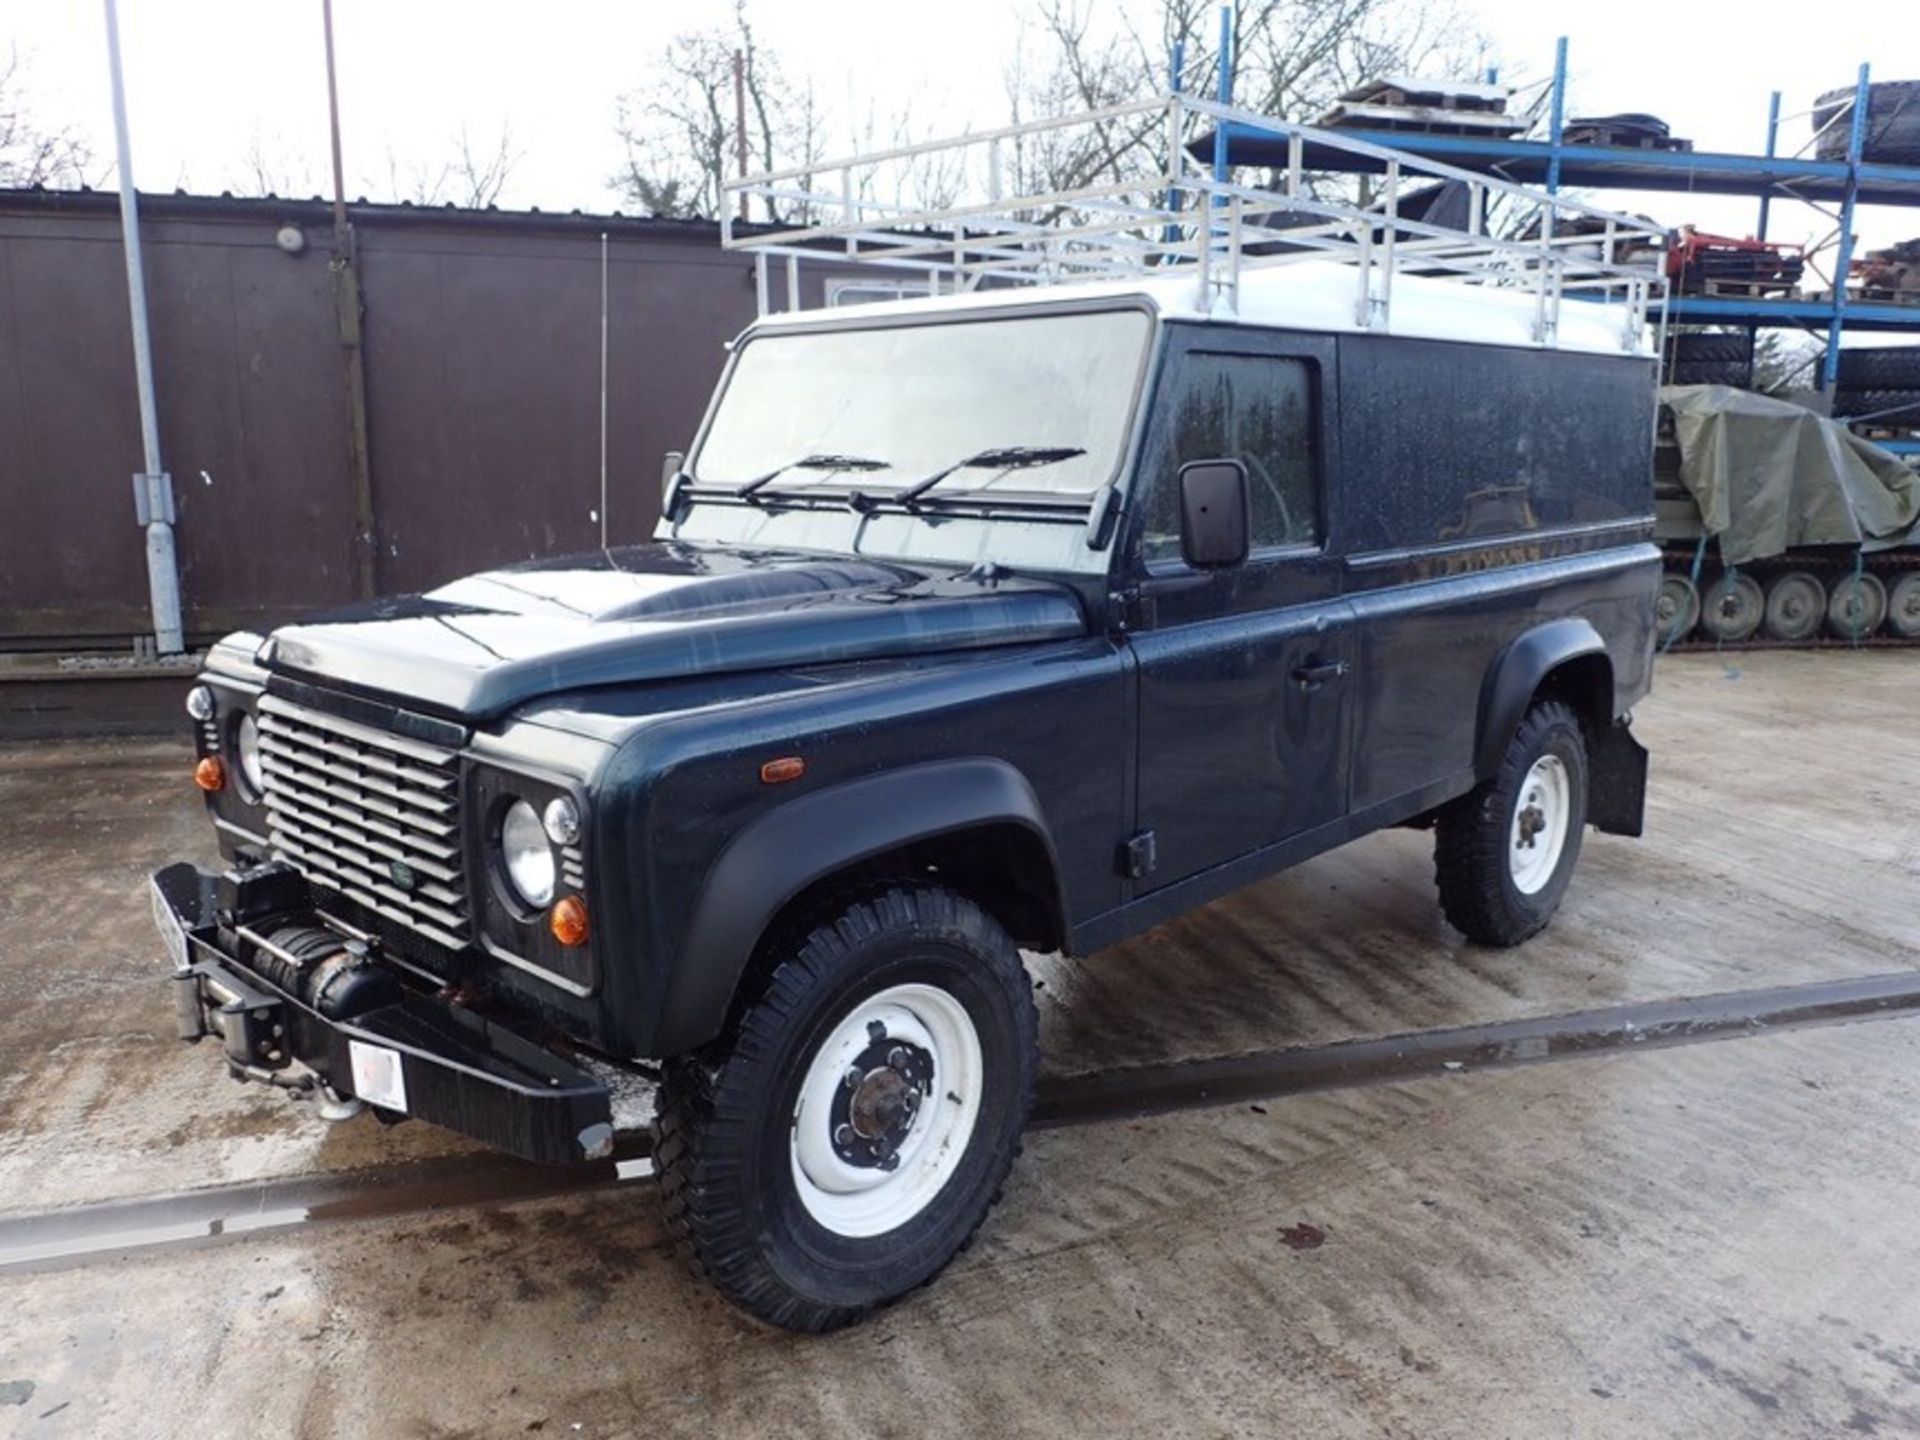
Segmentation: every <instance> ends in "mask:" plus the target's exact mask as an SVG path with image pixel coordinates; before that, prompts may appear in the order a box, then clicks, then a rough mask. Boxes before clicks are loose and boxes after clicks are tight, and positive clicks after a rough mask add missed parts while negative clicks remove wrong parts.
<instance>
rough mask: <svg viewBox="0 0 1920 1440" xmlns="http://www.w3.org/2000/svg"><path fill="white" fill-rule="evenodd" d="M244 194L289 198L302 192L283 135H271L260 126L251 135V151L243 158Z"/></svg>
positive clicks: (242, 153) (249, 141) (243, 154)
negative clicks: (296, 192) (298, 191)
mask: <svg viewBox="0 0 1920 1440" xmlns="http://www.w3.org/2000/svg"><path fill="white" fill-rule="evenodd" d="M240 169H241V177H242V178H241V186H242V188H241V192H240V193H242V194H243V195H279V196H289V195H292V194H293V193H294V191H295V190H297V189H298V188H300V182H299V181H298V180H296V179H295V178H294V175H295V170H294V166H293V164H292V163H291V162H290V160H289V158H288V154H287V146H286V143H285V140H284V139H283V137H281V136H280V135H279V134H277V133H276V134H272V135H269V134H268V133H266V132H265V131H263V130H262V129H261V128H260V127H259V126H258V125H257V124H256V125H255V126H254V127H253V129H252V130H251V131H250V132H249V133H248V135H247V147H246V149H245V150H243V151H242V152H241V154H240Z"/></svg>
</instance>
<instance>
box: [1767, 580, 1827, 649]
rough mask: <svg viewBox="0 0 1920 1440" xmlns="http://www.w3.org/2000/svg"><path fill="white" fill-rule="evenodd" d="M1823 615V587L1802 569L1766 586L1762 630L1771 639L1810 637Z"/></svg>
mask: <svg viewBox="0 0 1920 1440" xmlns="http://www.w3.org/2000/svg"><path fill="white" fill-rule="evenodd" d="M1826 618H1827V587H1826V586H1824V585H1822V584H1821V583H1820V577H1819V576H1817V575H1809V574H1808V573H1807V572H1806V571H1804V570H1795V571H1793V572H1792V573H1791V574H1787V575H1782V576H1780V577H1778V578H1777V579H1775V580H1774V581H1773V582H1772V583H1771V584H1770V585H1768V586H1767V618H1766V620H1765V622H1764V625H1765V629H1766V632H1767V634H1768V635H1769V636H1771V637H1772V638H1773V639H1775V640H1811V639H1813V637H1814V636H1816V635H1818V634H1819V633H1820V622H1821V621H1823V620H1825V619H1826Z"/></svg>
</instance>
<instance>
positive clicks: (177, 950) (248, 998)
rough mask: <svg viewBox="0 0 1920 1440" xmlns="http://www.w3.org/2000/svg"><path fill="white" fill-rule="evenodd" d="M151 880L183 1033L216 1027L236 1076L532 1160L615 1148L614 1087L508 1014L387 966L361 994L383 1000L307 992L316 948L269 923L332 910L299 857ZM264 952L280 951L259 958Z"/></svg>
mask: <svg viewBox="0 0 1920 1440" xmlns="http://www.w3.org/2000/svg"><path fill="white" fill-rule="evenodd" d="M152 889H153V909H154V921H155V923H156V925H158V927H159V929H160V933H161V936H162V938H163V939H164V940H165V941H166V944H167V947H168V950H169V952H170V954H171V955H172V958H173V961H174V971H173V981H172V983H173V987H174V992H173V993H174V1007H175V1015H176V1018H177V1020H178V1022H179V1029H180V1034H181V1037H182V1038H183V1039H186V1040H192V1041H198V1040H200V1039H202V1038H205V1037H208V1036H212V1037H214V1038H217V1039H219V1040H220V1041H221V1044H222V1048H223V1049H224V1050H225V1053H226V1059H227V1067H228V1069H229V1071H230V1072H231V1073H233V1074H234V1075H235V1076H237V1077H239V1078H242V1079H249V1080H258V1081H262V1082H265V1083H268V1084H275V1085H282V1086H286V1087H288V1088H291V1089H296V1090H298V1089H306V1088H312V1087H314V1086H317V1085H324V1086H325V1087H326V1088H327V1089H329V1090H331V1091H333V1092H334V1093H335V1094H336V1095H338V1096H342V1097H348V1098H353V1099H359V1100H363V1101H365V1102H366V1103H367V1104H369V1105H373V1106H375V1107H377V1108H379V1109H381V1110H385V1111H387V1112H389V1113H398V1114H405V1115H412V1116H415V1117H417V1118H419V1119H422V1120H427V1121H431V1122H432V1123H434V1124H436V1125H442V1126H445V1127H446V1128H447V1129H449V1130H454V1131H458V1132H459V1133H460V1134H462V1135H467V1136H471V1137H472V1138H473V1139H475V1140H479V1141H482V1142H483V1143H485V1144H488V1145H492V1146H494V1147H496V1148H497V1149H501V1150H505V1151H507V1152H509V1153H510V1154H514V1155H518V1156H521V1157H522V1158H524V1159H528V1160H538V1161H545V1162H549V1163H558V1164H564V1163H569V1162H574V1161H581V1160H597V1159H601V1158H603V1157H605V1156H606V1155H608V1154H610V1153H612V1149H613V1118H612V1101H611V1097H610V1096H609V1094H608V1091H607V1087H606V1086H605V1085H604V1084H602V1083H601V1082H600V1081H599V1080H597V1079H595V1078H594V1077H593V1076H592V1075H590V1074H588V1073H587V1072H586V1071H584V1070H582V1069H580V1068H579V1067H578V1066H576V1065H573V1064H571V1063H570V1062H568V1061H567V1060H565V1059H563V1058H561V1057H560V1056H557V1055H554V1054H552V1053H551V1052H549V1051H547V1050H544V1049H542V1048H541V1047H540V1046H538V1045H535V1044H533V1043H532V1042H531V1041H529V1040H527V1039H526V1038H525V1037H523V1036H521V1035H519V1034H516V1033H515V1032H514V1031H512V1030H509V1029H507V1028H506V1027H505V1026H503V1025H500V1024H498V1023H496V1022H494V1021H491V1020H488V1019H486V1018H485V1017H483V1016H481V1015H478V1014H476V1013H474V1012H473V1011H472V1010H469V1009H466V1008H464V1007H461V1006H456V1005H453V1004H450V1003H449V1002H447V1001H446V1000H443V999H440V998H437V997H435V996H431V995H426V994H423V993H421V992H419V991H414V990H408V989H405V988H404V987H402V986H401V985H399V984H398V983H394V977H393V976H392V975H390V974H385V973H382V974H381V975H380V976H379V978H380V979H381V980H383V981H386V982H387V983H386V984H384V985H380V986H377V987H365V986H363V987H361V993H362V994H363V995H365V994H367V993H369V991H370V990H371V991H374V992H377V1003H373V1004H370V1005H368V1006H366V1007H365V1008H357V1007H356V1008H354V1009H353V1011H352V1013H351V1014H349V1015H342V1014H338V1013H335V1014H328V1013H323V1011H324V1010H325V1009H328V1008H332V1006H333V1004H334V1002H335V997H337V996H338V995H339V994H341V993H344V992H345V991H347V990H351V988H352V987H342V986H340V985H337V984H331V983H329V984H326V985H316V986H315V987H313V988H314V990H315V992H316V993H312V994H307V993H299V991H298V990H297V989H296V983H298V984H300V985H304V980H305V976H306V974H307V973H308V971H307V969H304V968H303V967H311V966H312V963H313V962H312V961H311V960H310V959H302V958H301V957H300V956H298V955H295V954H292V953H289V952H287V951H286V950H284V949H278V948H276V947H275V946H274V943H273V942H272V941H271V940H270V939H269V938H268V937H269V935H270V934H272V933H276V931H278V930H279V929H281V928H283V927H285V926H288V925H296V926H311V927H314V928H316V929H318V928H321V927H323V926H324V924H325V922H323V921H322V920H321V919H320V918H319V917H318V916H317V915H316V914H315V913H314V910H313V907H312V905H311V903H310V901H309V898H308V896H307V890H306V882H305V881H304V880H302V879H301V878H300V877H299V875H298V874H297V873H296V872H294V871H293V870H291V869H289V868H288V867H286V866H283V865H268V866H260V867H256V868H254V869H252V870H246V871H229V872H227V873H226V874H224V875H211V874H208V873H207V872H205V871H203V870H200V869H198V868H197V867H196V866H193V865H191V864H186V863H181V864H176V865H169V866H167V867H166V868H165V869H163V870H159V871H156V872H155V873H154V876H153V880H152ZM348 938H349V937H342V939H343V943H344V942H345V940H346V939H348ZM263 954H264V955H266V956H269V957H270V958H271V960H272V963H271V964H270V965H262V964H261V963H258V962H259V958H260V957H261V956H262V955H263ZM362 963H363V964H369V963H370V964H373V965H375V966H377V960H374V961H370V962H362ZM267 970H272V971H273V973H272V974H269V973H263V972H264V971H267ZM332 978H333V979H336V980H337V979H338V978H339V977H338V976H334V977H332Z"/></svg>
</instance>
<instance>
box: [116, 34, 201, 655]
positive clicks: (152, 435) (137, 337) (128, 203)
mask: <svg viewBox="0 0 1920 1440" xmlns="http://www.w3.org/2000/svg"><path fill="white" fill-rule="evenodd" d="M105 4H106V12H107V63H108V65H109V67H110V68H111V70H112V78H113V144H114V158H115V161H116V164H117V166H118V169H119V172H120V234H121V241H122V245H123V247H124V249H125V250H126V255H127V303H128V305H129V307H130V309H131V311H132V321H133V374H134V383H135V385H136V386H137V388H138V390H139V395H140V442H141V446H142V448H143V451H144V458H145V461H146V469H145V471H144V472H143V473H141V474H138V475H135V476H134V477H133V493H134V514H135V516H136V518H137V520H138V522H139V523H140V524H141V525H143V526H145V527H146V531H147V589H148V593H149V594H150V595H151V597H152V605H153V641H154V646H155V648H156V649H157V650H159V652H160V653H161V654H162V655H173V654H177V653H178V652H179V651H181V650H182V649H184V648H185V641H184V639H183V637H182V635H181V629H180V572H179V568H178V566H177V564H176V562H175V559H174V549H173V521H174V510H173V481H172V479H171V478H170V477H169V476H168V475H167V473H166V471H165V470H164V469H163V468H162V467H161V463H160V421H159V417H158V414H157V412H156V411H155V408H154V401H153V339H152V336H151V335H150V334H149V332H148V329H147V279H146V271H145V268H144V267H143V266H142V264H141V261H140V202H139V200H138V199H137V198H136V197H135V195H134V190H133V147H132V144H131V143H130V142H129V141H128V139H127V95H126V86H125V83H124V82H123V81H122V79H121V75H120V17H119V15H118V13H117V12H116V10H115V7H114V0H105Z"/></svg>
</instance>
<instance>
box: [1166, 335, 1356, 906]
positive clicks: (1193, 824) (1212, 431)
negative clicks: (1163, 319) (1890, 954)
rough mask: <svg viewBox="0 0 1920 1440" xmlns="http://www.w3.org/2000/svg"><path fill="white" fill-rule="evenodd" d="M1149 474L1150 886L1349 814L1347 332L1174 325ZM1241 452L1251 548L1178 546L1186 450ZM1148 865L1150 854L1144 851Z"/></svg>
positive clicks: (1206, 455)
mask: <svg viewBox="0 0 1920 1440" xmlns="http://www.w3.org/2000/svg"><path fill="white" fill-rule="evenodd" d="M1170 329H1171V332H1172V333H1171V334H1170V336H1169V339H1168V352H1167V355H1166V359H1165V363H1164V364H1163V365H1162V367H1161V378H1160V381H1159V390H1158V394H1157V395H1156V397H1155V403H1154V409H1153V420H1152V422H1151V423H1150V425H1149V428H1148V433H1147V436H1146V438H1145V440H1144V443H1143V448H1142V450H1141V459H1140V469H1139V471H1138V474H1137V476H1136V479H1135V485H1134V494H1135V496H1136V501H1135V505H1134V507H1133V508H1134V510H1135V521H1134V523H1133V524H1132V525H1131V526H1130V527H1129V537H1130V538H1129V545H1130V546H1131V547H1132V562H1131V563H1132V564H1133V566H1134V575H1135V577H1136V582H1135V583H1136V585H1137V591H1138V596H1139V599H1138V600H1137V601H1136V602H1135V604H1134V606H1133V614H1134V616H1135V620H1134V623H1133V626H1132V627H1131V628H1132V634H1131V643H1132V645H1133V649H1134V653H1135V656H1136V657H1137V661H1138V666H1139V670H1138V674H1139V691H1138V693H1139V705H1140V715H1139V737H1140V743H1139V756H1138V764H1139V773H1138V777H1137V791H1136V793H1137V796H1138V804H1137V823H1138V829H1139V831H1141V832H1146V831H1151V832H1152V851H1153V865H1152V869H1151V870H1150V871H1149V872H1148V873H1145V874H1143V875H1140V876H1138V877H1137V879H1136V890H1135V893H1136V894H1144V893H1147V892H1149V891H1152V890H1156V889H1159V888H1161V887H1163V886H1166V885H1170V884H1173V883H1175V882H1176V881H1180V880H1184V879H1187V878H1188V877H1190V876H1193V875H1196V874H1198V873H1200V872H1201V871H1204V870H1208V869H1211V868H1213V867H1214V866H1218V865H1224V864H1227V863H1229V862H1231V861H1234V860H1237V859H1240V858H1242V857H1245V856H1249V855H1252V854H1253V853H1254V852H1257V851H1262V850H1266V849H1268V848H1269V847H1273V846H1278V845H1281V844H1283V843H1284V842H1287V841H1289V840H1296V839H1298V838H1300V837H1303V836H1306V835H1307V834H1308V833H1309V832H1312V831H1315V830H1318V829H1321V827H1326V826H1331V825H1334V824H1335V823H1336V822H1338V821H1339V820H1340V819H1342V818H1343V817H1344V815H1345V814H1346V808H1347V743H1348V735H1347V732H1348V710H1349V700H1348V696H1349V694H1350V693H1351V691H1352V690H1353V685H1352V683H1351V680H1350V677H1349V671H1350V669H1351V666H1352V664H1353V659H1354V650H1353V624H1352V619H1351V614H1350V612H1349V609H1348V607H1347V605H1346V603H1345V602H1344V601H1343V600H1342V599H1341V597H1340V590H1341V571H1340V567H1339V566H1338V564H1337V562H1335V561H1334V560H1333V559H1331V558H1330V557H1329V556H1328V554H1327V553H1326V546H1325V539H1326V533H1327V525H1326V515H1327V502H1328V494H1327V491H1328V483H1329V479H1330V477H1332V476H1333V475H1335V474H1336V473H1337V467H1336V465H1335V464H1334V460H1335V454H1334V451H1335V445H1334V437H1333V426H1332V424H1331V423H1330V422H1328V421H1326V419H1325V417H1328V416H1330V415H1331V414H1332V409H1331V406H1332V403H1333V392H1334V383H1335V381H1334V367H1333V342H1332V341H1331V340H1322V339H1314V338H1309V337H1293V336H1286V335H1278V334H1265V335H1263V334H1258V333H1250V332H1246V331H1233V332H1223V331H1221V330H1218V329H1215V328H1212V327H1202V326H1176V327H1170ZM1214 459H1237V460H1239V461H1241V462H1242V463H1243V464H1244V465H1245V466H1246V469H1247V477H1248V483H1249V487H1250V490H1251V500H1252V505H1251V509H1252V530H1251V553H1250V554H1249V556H1248V558H1247V560H1246V562H1245V563H1244V564H1242V565H1238V566H1235V567H1232V568H1230V569H1225V570H1216V571H1210V572H1201V571H1195V570H1192V569H1189V568H1188V567H1187V566H1186V565H1185V564H1184V563H1183V562H1182V560H1181V558H1180V533H1179V531H1180V527H1179V514H1180V509H1179V498H1178V494H1177V483H1178V473H1179V470H1180V467H1181V466H1182V465H1183V464H1185V463H1187V462H1189V461H1193V460H1214ZM1141 868H1144V867H1141Z"/></svg>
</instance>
